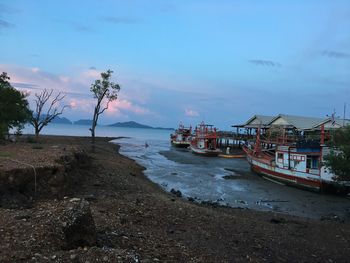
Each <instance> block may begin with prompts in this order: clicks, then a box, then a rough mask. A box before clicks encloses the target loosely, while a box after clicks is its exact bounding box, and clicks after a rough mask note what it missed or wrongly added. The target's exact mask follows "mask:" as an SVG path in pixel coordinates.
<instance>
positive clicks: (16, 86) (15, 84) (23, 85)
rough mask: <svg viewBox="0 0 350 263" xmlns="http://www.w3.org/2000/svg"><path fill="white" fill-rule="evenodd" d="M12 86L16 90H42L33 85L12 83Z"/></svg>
mask: <svg viewBox="0 0 350 263" xmlns="http://www.w3.org/2000/svg"><path fill="white" fill-rule="evenodd" d="M11 84H12V86H14V87H15V88H19V89H40V88H38V85H35V84H32V83H23V82H12V81H11Z"/></svg>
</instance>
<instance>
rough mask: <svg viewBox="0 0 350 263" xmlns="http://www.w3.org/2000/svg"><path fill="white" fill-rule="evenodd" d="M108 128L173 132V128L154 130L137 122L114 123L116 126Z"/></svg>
mask: <svg viewBox="0 0 350 263" xmlns="http://www.w3.org/2000/svg"><path fill="white" fill-rule="evenodd" d="M108 126H110V127H125V128H143V129H161V130H173V129H172V128H161V127H157V128H154V127H152V126H148V125H144V124H140V123H137V122H135V121H127V122H117V123H114V124H110V125H108Z"/></svg>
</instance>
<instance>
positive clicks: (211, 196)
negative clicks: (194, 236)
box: [24, 124, 350, 221]
mask: <svg viewBox="0 0 350 263" xmlns="http://www.w3.org/2000/svg"><path fill="white" fill-rule="evenodd" d="M24 132H25V133H33V132H34V130H33V129H32V128H30V127H27V128H26V130H25V131H24ZM42 133H43V134H51V135H70V136H89V135H90V131H89V126H83V125H65V124H52V125H49V126H47V127H46V128H44V130H43V132H42ZM170 133H171V131H168V130H155V129H154V130H153V129H137V128H118V127H105V126H99V127H97V130H96V134H97V136H108V137H126V138H122V139H118V140H115V141H112V142H115V143H118V144H120V145H121V149H120V153H121V154H123V155H126V156H128V157H129V158H132V159H134V160H136V161H137V162H138V163H139V164H140V165H142V166H144V167H145V168H146V170H145V172H144V173H145V175H146V176H147V177H148V178H149V179H150V180H152V181H153V182H155V183H157V184H159V185H160V186H162V187H163V189H164V190H165V191H170V190H171V189H175V190H180V191H181V192H182V194H183V196H184V197H185V198H186V197H187V198H188V197H192V198H194V199H195V200H196V201H197V202H201V201H211V202H218V203H220V204H222V205H228V206H231V207H240V208H249V209H256V210H263V211H271V212H278V213H288V214H292V215H297V216H304V217H311V218H321V217H327V218H334V217H336V218H341V219H344V220H345V221H350V200H349V198H348V197H338V196H332V195H324V194H319V193H313V192H308V191H304V190H299V189H296V188H292V187H289V186H283V185H279V184H275V183H273V182H270V181H267V180H265V179H263V178H261V177H259V176H258V175H256V174H254V173H252V172H251V171H250V166H249V165H248V163H247V161H246V160H245V159H226V158H210V157H202V156H197V155H194V154H192V153H191V152H190V151H189V150H187V149H176V148H172V147H171V146H170V142H169V137H170ZM146 143H147V145H148V147H145V144H146ZM227 176H229V177H230V179H225V177H227Z"/></svg>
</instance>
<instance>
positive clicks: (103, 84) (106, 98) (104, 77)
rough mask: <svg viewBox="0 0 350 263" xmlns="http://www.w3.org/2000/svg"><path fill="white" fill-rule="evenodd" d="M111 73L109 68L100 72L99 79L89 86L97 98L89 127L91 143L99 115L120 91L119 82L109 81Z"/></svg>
mask: <svg viewBox="0 0 350 263" xmlns="http://www.w3.org/2000/svg"><path fill="white" fill-rule="evenodd" d="M112 73H113V71H112V70H110V69H109V70H107V71H106V72H102V73H101V79H98V80H95V83H94V84H92V85H91V88H90V91H91V92H92V93H93V95H94V98H95V99H96V100H97V103H96V106H95V110H94V116H93V119H92V125H91V128H90V131H91V137H92V142H93V143H94V142H95V128H96V126H97V121H98V118H99V116H100V115H101V114H102V113H103V112H104V111H105V110H107V109H108V106H109V103H110V102H111V101H114V100H116V99H117V98H118V92H119V91H120V86H119V84H117V83H114V82H111V81H110V79H111V76H112ZM103 105H104V106H103Z"/></svg>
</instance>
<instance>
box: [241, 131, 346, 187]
mask: <svg viewBox="0 0 350 263" xmlns="http://www.w3.org/2000/svg"><path fill="white" fill-rule="evenodd" d="M320 133H321V134H320V135H321V136H320V138H319V139H308V138H306V137H298V138H295V137H294V138H291V137H288V136H286V135H283V136H282V137H279V138H277V139H271V138H269V139H265V138H261V136H262V135H261V134H260V129H258V131H257V134H256V140H255V143H253V144H248V145H245V146H243V150H244V151H245V152H246V154H247V160H248V162H249V163H250V165H251V169H252V170H253V171H255V172H257V173H258V174H260V175H262V176H263V177H264V178H266V179H269V180H273V181H277V182H282V183H284V184H287V185H292V186H296V187H301V188H306V189H309V190H316V191H322V192H329V191H330V192H338V193H348V192H350V182H349V181H338V180H335V177H336V176H335V174H334V173H332V172H331V171H330V170H329V169H328V168H327V167H325V166H324V165H323V161H324V156H326V155H327V154H329V152H330V148H329V147H328V146H326V144H325V131H324V127H323V126H322V127H321V131H320Z"/></svg>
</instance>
